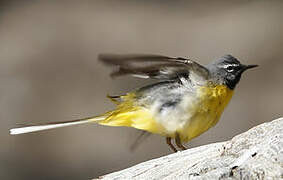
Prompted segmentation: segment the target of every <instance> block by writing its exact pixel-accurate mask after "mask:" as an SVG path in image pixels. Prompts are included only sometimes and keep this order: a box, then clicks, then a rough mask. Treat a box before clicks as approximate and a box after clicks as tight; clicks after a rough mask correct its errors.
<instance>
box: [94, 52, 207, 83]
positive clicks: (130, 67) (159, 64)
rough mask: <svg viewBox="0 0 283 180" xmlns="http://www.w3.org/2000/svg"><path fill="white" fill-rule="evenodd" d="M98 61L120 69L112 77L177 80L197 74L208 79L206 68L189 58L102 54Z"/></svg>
mask: <svg viewBox="0 0 283 180" xmlns="http://www.w3.org/2000/svg"><path fill="white" fill-rule="evenodd" d="M98 59H99V60H100V61H101V62H103V63H104V64H106V65H109V66H116V67H118V70H117V71H114V72H112V73H111V77H117V76H123V75H132V76H135V77H139V78H152V79H175V78H178V77H179V76H188V75H189V73H195V74H197V75H198V76H201V77H202V78H205V79H207V78H208V75H209V74H208V71H207V69H206V68H205V67H203V66H201V65H200V64H198V63H196V62H195V61H192V60H190V59H187V58H180V57H178V58H174V57H168V56H161V55H139V54H127V55H119V54H100V55H99V56H98Z"/></svg>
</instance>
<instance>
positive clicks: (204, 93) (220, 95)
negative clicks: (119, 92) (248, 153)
mask: <svg viewBox="0 0 283 180" xmlns="http://www.w3.org/2000/svg"><path fill="white" fill-rule="evenodd" d="M232 95H233V91H232V90H230V89H229V88H227V87H226V86H224V85H217V86H211V87H200V88H199V89H198V91H197V94H196V100H195V102H194V104H193V105H192V106H190V107H188V108H190V109H189V111H188V113H191V114H190V118H189V119H188V120H186V122H187V123H186V124H185V125H184V126H182V127H181V128H179V129H178V130H177V132H178V133H179V134H180V137H181V141H182V142H187V141H189V140H191V139H192V138H194V137H196V136H199V135H200V134H202V133H203V132H205V131H206V130H208V129H209V128H210V127H212V126H214V125H215V124H216V123H217V122H218V120H219V119H220V116H221V114H222V112H223V110H224V108H225V107H226V105H227V104H228V102H229V101H230V99H231V97H232ZM122 98H123V102H122V103H120V104H119V103H118V107H117V109H116V110H113V111H110V112H108V113H106V114H104V115H102V116H103V117H105V120H104V121H100V122H99V124H102V125H107V126H128V127H134V128H137V129H141V130H145V131H148V132H151V133H156V134H160V135H163V136H170V137H173V138H174V137H175V134H176V133H177V132H169V131H168V130H166V128H165V127H164V126H163V125H162V124H161V123H159V122H158V121H157V119H156V117H155V115H154V114H153V113H152V111H151V110H149V109H147V108H145V107H140V106H136V105H135V94H133V93H130V94H128V95H126V96H123V97H122ZM176 118H178V117H176Z"/></svg>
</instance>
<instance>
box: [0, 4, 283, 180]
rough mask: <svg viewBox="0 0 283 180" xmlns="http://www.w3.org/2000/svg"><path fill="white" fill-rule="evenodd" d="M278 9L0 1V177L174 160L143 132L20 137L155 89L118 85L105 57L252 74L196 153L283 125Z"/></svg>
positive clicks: (66, 131) (73, 175)
mask: <svg viewBox="0 0 283 180" xmlns="http://www.w3.org/2000/svg"><path fill="white" fill-rule="evenodd" d="M282 19H283V2H282V1H275V0H271V1H262V0H257V1H252V0H250V1H243V0H240V1H239V0H238V1H209V0H207V1H201V2H200V1H197V0H195V1H180V0H179V1H169V0H167V1H166V0H159V1H138V0H136V1H129V0H126V1H116V0H112V1H83V0H82V1H31V0H29V1H28V0H26V1H1V4H0V84H1V85H0V119H1V126H0V144H1V146H0V179H29V180H30V179H69V180H71V179H90V178H95V177H98V176H100V175H103V174H106V173H110V172H113V171H116V170H120V169H123V168H126V167H129V166H132V165H134V164H137V163H139V162H143V161H146V160H149V159H152V158H157V157H160V156H163V155H166V154H170V153H171V151H170V149H169V148H168V147H167V145H166V143H165V140H164V138H163V137H160V136H157V135H152V136H150V137H149V138H148V139H146V140H145V141H144V142H143V143H142V144H141V145H140V146H139V147H138V148H137V149H136V151H134V152H131V151H130V146H131V144H132V143H133V142H134V141H135V139H136V138H137V136H138V135H139V131H137V130H135V129H130V128H126V127H103V126H98V125H95V124H94V125H91V124H90V125H80V126H76V127H69V128H63V129H56V130H50V131H45V132H39V133H32V134H26V135H19V136H10V135H9V133H8V132H9V129H10V128H13V127H18V126H20V125H21V124H29V123H46V122H52V121H64V120H72V119H76V118H82V117H86V116H91V115H96V114H100V113H103V112H105V111H107V110H110V109H112V108H114V105H113V104H112V103H111V102H110V101H109V100H108V99H106V98H105V96H106V94H107V93H109V94H121V93H123V92H126V91H130V90H132V89H135V88H137V87H141V86H143V85H145V84H149V83H151V82H150V81H144V80H140V79H135V78H131V77H123V78H118V79H116V80H112V79H111V78H110V77H109V76H108V75H109V72H110V71H111V69H109V68H108V67H104V66H103V65H101V64H100V63H98V62H97V55H98V54H99V53H151V54H162V55H168V56H185V57H190V58H192V59H194V60H196V61H198V62H200V63H202V64H206V63H208V62H210V61H211V60H213V59H216V58H218V57H220V56H222V55H224V54H228V53H229V54H232V55H233V56H235V57H237V58H239V59H240V60H241V61H242V62H243V63H246V64H259V65H260V67H259V68H257V69H254V70H251V71H248V72H247V73H245V74H244V75H243V77H242V81H241V82H240V84H239V85H238V88H237V90H236V92H235V95H234V97H233V99H232V101H231V103H230V104H229V106H228V108H227V109H226V110H225V112H224V114H223V116H222V118H221V120H220V122H219V123H218V124H217V125H216V126H215V127H213V128H212V129H210V130H209V131H208V132H206V133H204V134H203V135H201V136H200V137H198V138H196V139H194V140H193V141H191V142H190V143H188V146H189V147H195V146H200V145H203V144H207V143H213V142H218V141H225V140H228V139H230V138H231V137H233V136H234V135H236V134H239V133H241V132H244V131H246V130H248V129H249V128H251V127H253V126H255V125H257V124H260V123H263V122H265V121H270V120H272V119H274V118H277V117H280V116H282V105H283V96H282V88H283V80H282V77H283V71H282V65H283V59H282V57H283V33H282V32H283V21H282Z"/></svg>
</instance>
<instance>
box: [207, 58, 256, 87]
mask: <svg viewBox="0 0 283 180" xmlns="http://www.w3.org/2000/svg"><path fill="white" fill-rule="evenodd" d="M257 66H258V65H244V64H241V63H240V61H239V60H238V59H236V58H235V57H233V56H231V55H225V56H223V57H221V58H219V59H217V60H215V61H213V62H212V63H211V64H208V65H207V66H206V68H207V69H208V70H209V72H210V75H211V78H212V80H213V81H216V82H217V83H221V84H225V85H226V86H228V87H229V88H230V89H234V88H235V87H236V85H237V84H238V82H239V81H240V79H241V75H242V73H243V72H244V71H246V70H247V69H251V68H254V67H257Z"/></svg>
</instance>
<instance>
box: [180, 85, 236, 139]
mask: <svg viewBox="0 0 283 180" xmlns="http://www.w3.org/2000/svg"><path fill="white" fill-rule="evenodd" d="M197 94H198V95H197V96H198V98H199V99H198V101H197V102H198V103H196V105H195V107H194V110H193V112H194V114H193V116H192V117H191V119H190V120H189V121H188V123H187V125H186V126H185V127H184V128H183V129H180V130H179V131H178V133H179V134H180V136H181V140H182V141H183V142H187V141H189V140H191V139H192V138H194V137H197V136H199V135H200V134H202V133H203V132H205V131H207V130H208V129H209V128H210V127H212V126H214V125H215V124H216V123H217V122H218V121H219V119H220V116H221V114H222V112H223V110H224V108H225V107H226V106H227V104H228V103H229V101H230V99H231V97H232V95H233V90H231V89H229V88H227V87H226V86H224V85H217V86H212V87H201V88H200V89H199V90H198V93H197Z"/></svg>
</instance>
